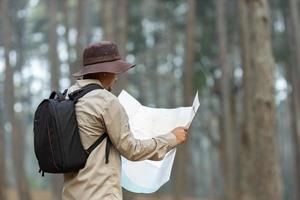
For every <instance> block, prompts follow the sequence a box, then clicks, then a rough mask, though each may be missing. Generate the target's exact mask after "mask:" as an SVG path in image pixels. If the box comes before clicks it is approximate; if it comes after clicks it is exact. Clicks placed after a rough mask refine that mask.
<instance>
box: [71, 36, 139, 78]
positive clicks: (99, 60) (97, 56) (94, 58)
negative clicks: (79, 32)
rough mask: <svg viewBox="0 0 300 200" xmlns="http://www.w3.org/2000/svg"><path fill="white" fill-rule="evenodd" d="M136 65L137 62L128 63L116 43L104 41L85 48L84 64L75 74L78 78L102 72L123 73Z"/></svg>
mask: <svg viewBox="0 0 300 200" xmlns="http://www.w3.org/2000/svg"><path fill="white" fill-rule="evenodd" d="M134 66H135V64H131V63H128V62H126V61H124V60H123V59H122V58H121V56H120V54H119V51H118V47H117V45H116V44H115V43H113V42H111V41H102V42H99V43H95V44H92V45H90V46H89V47H87V48H85V49H84V52H83V65H82V67H81V69H80V70H79V71H78V72H76V73H74V74H73V76H74V77H76V78H78V77H81V76H83V75H86V74H94V73H100V72H109V73H113V74H121V73H124V72H126V71H127V70H128V69H130V68H132V67H134Z"/></svg>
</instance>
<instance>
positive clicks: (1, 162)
mask: <svg viewBox="0 0 300 200" xmlns="http://www.w3.org/2000/svg"><path fill="white" fill-rule="evenodd" d="M2 92H3V91H2ZM1 101H2V99H1ZM3 112H4V111H3V104H2V102H0V152H1V154H0V199H6V196H5V189H6V176H5V174H6V168H5V154H6V153H5V152H6V151H5V138H4V117H3Z"/></svg>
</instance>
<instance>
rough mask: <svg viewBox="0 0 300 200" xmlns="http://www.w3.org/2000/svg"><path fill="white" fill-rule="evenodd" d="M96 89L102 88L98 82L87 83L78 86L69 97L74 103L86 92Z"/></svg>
mask: <svg viewBox="0 0 300 200" xmlns="http://www.w3.org/2000/svg"><path fill="white" fill-rule="evenodd" d="M96 89H103V88H102V87H101V86H100V85H98V84H94V83H92V84H88V85H86V86H84V87H82V88H80V89H79V90H76V91H74V92H72V93H70V94H69V98H70V99H71V100H73V101H74V102H75V103H76V102H77V101H78V99H80V98H81V97H83V96H84V95H86V94H87V93H89V92H91V91H93V90H96Z"/></svg>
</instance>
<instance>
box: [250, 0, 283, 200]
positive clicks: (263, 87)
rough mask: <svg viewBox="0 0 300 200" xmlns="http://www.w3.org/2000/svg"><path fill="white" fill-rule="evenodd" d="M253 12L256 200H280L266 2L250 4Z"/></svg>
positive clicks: (251, 29) (273, 83) (251, 30)
mask: <svg viewBox="0 0 300 200" xmlns="http://www.w3.org/2000/svg"><path fill="white" fill-rule="evenodd" d="M248 6H249V8H250V9H251V15H250V20H251V21H250V22H251V25H250V27H249V28H250V35H251V43H252V48H251V56H252V57H251V58H252V61H253V67H254V70H253V73H254V76H255V78H256V80H255V82H254V83H252V84H254V86H255V91H254V98H255V99H254V117H255V126H256V127H255V134H256V148H255V155H256V157H255V165H254V166H252V167H254V168H255V169H256V182H255V186H256V187H255V190H256V200H269V199H272V200H280V199H282V188H281V180H280V170H279V163H278V161H279V160H278V149H277V136H276V128H275V127H276V105H275V87H274V85H275V81H274V75H275V74H274V71H275V63H274V59H273V54H272V50H271V39H270V30H269V26H270V22H269V16H268V1H267V0H252V1H248Z"/></svg>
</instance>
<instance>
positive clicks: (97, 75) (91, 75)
mask: <svg viewBox="0 0 300 200" xmlns="http://www.w3.org/2000/svg"><path fill="white" fill-rule="evenodd" d="M100 74H102V72H100V73H93V74H86V75H83V77H82V79H99V75H100Z"/></svg>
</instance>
